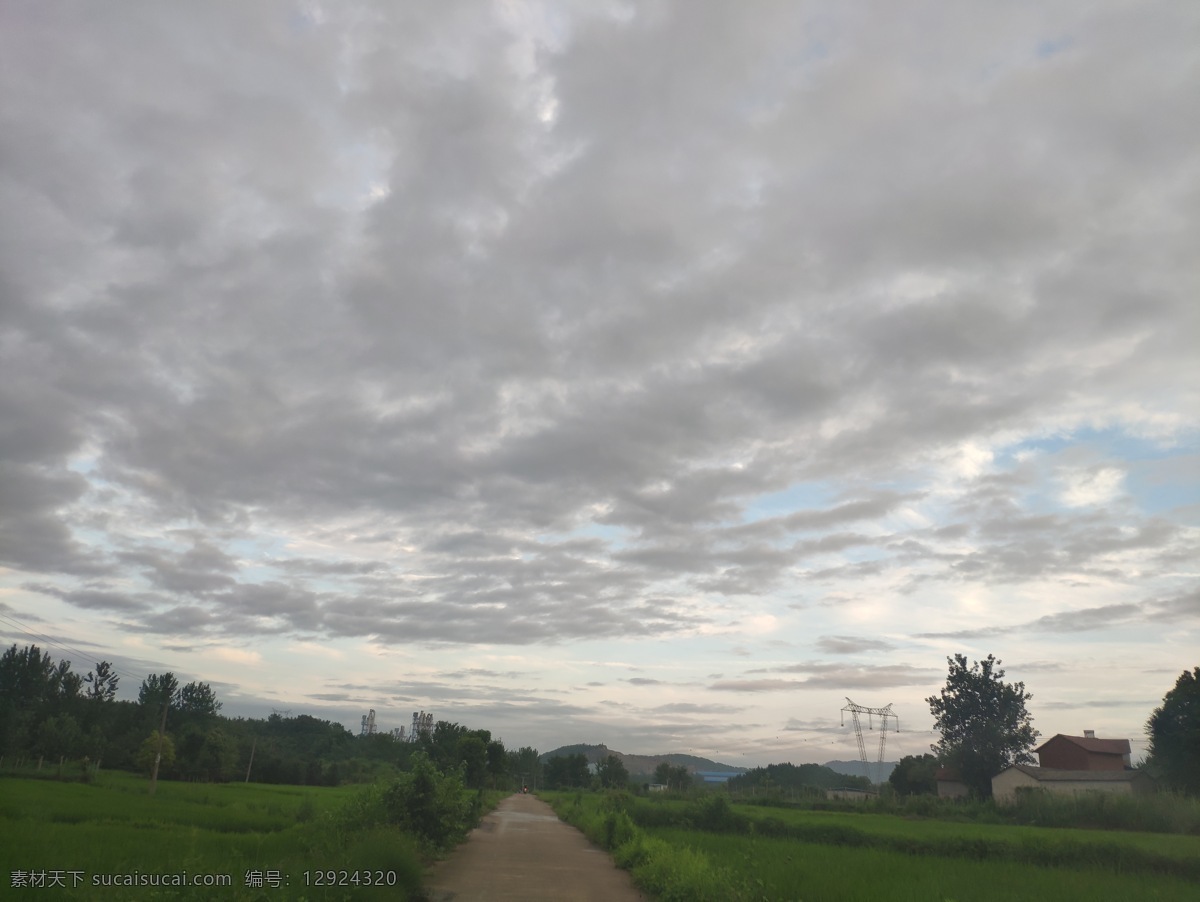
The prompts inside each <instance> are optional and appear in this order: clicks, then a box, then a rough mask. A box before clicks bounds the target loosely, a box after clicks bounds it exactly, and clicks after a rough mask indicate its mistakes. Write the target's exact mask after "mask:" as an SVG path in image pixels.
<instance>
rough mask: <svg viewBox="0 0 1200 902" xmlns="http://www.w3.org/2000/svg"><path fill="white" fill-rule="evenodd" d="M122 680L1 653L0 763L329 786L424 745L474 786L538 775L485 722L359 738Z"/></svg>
mask: <svg viewBox="0 0 1200 902" xmlns="http://www.w3.org/2000/svg"><path fill="white" fill-rule="evenodd" d="M119 682H120V679H119V677H118V675H117V674H116V673H115V672H114V670H113V667H112V664H111V663H110V662H108V661H101V662H99V663H97V664H96V666H95V667H94V668H93V669H92V670H91V671H89V672H88V673H87V674H86V675H84V676H80V675H79V674H77V673H75V672H74V671H73V670H72V669H71V662H70V661H66V660H60V661H57V662H55V661H54V660H53V659H52V658H51V657H50V655H49V653H47V652H45V651H43V650H41V649H39V648H38V647H37V646H36V645H29V646H26V647H24V648H18V647H17V646H16V645H15V644H14V645H13V646H12V647H11V648H9V649H8V650H6V651H5V652H4V654H3V655H0V762H7V763H10V764H17V763H32V764H35V765H41V766H49V767H54V768H64V767H70V768H77V769H78V772H79V773H81V774H83V775H85V776H86V775H87V774H88V773H89V772H90V771H93V770H94V769H96V768H98V767H100V766H101V765H103V766H104V767H106V768H113V769H117V770H127V771H133V772H141V773H145V774H146V775H148V776H149V775H150V774H151V773H153V771H154V767H155V763H156V762H157V764H158V768H159V770H158V776H160V777H162V778H165V779H181V780H202V781H211V782H223V781H229V780H244V779H247V778H248V779H250V780H253V781H255V782H259V783H288V784H301V785H338V784H341V783H366V782H372V781H374V780H375V779H377V778H379V777H388V776H394V775H395V774H396V773H401V772H408V771H409V770H411V768H412V765H413V762H414V760H415V757H416V756H417V755H419V754H423V755H424V756H425V757H426V758H427V759H428V760H429V762H430V763H431V764H432V766H433V767H435V768H436V769H437V770H438V771H440V772H442V773H447V774H449V773H457V774H460V775H461V777H462V781H463V783H464V785H466V786H468V787H470V788H473V789H481V788H515V786H516V785H517V784H518V783H519V781H520V780H521V779H522V775H524V779H526V780H528V781H540V780H541V762H540V761H539V756H538V752H537V750H536V749H533V748H520V749H516V750H510V749H506V748H505V747H504V744H503V742H502V741H501V740H499V739H497V738H493V737H492V734H491V732H490V731H488V730H480V729H470V728H468V727H465V726H462V725H461V724H457V723H450V722H447V721H439V722H437V723H436V724H434V727H433V729H432V731H430V733H429V734H427V735H422V736H419V737H417V738H416V740H415V741H401V740H399V739H397V738H395V737H393V736H392V735H391V734H387V733H374V734H370V735H365V736H364V735H356V734H354V733H351V732H350V731H349V730H347V729H346V728H345V727H344V726H343V725H342V724H340V723H336V722H333V721H328V720H322V719H320V718H317V717H312V716H310V715H307V714H300V715H297V716H295V717H291V716H283V715H281V714H278V713H274V714H271V715H270V716H269V717H266V718H241V717H238V718H231V717H226V716H224V715H222V714H221V707H222V703H221V702H220V700H219V699H218V698H217V695H216V693H215V692H214V691H213V689H212V687H211V686H210V685H209V684H208V683H204V682H200V681H193V682H190V683H187V684H180V682H179V680H178V678H177V677H176V676H175V675H174V674H173V673H170V672H168V673H161V674H155V673H152V674H150V675H149V676H147V677H146V678H145V679H144V680H142V682H141V684H140V685H139V687H138V697H137V701H136V702H134V701H125V700H118V699H117V697H116V694H117V687H118V685H119Z"/></svg>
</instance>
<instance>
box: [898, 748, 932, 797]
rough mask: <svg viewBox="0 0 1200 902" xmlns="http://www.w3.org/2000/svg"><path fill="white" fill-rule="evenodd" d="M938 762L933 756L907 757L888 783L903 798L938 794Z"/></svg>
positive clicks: (900, 763) (899, 763)
mask: <svg viewBox="0 0 1200 902" xmlns="http://www.w3.org/2000/svg"><path fill="white" fill-rule="evenodd" d="M937 770H938V760H937V758H935V757H934V756H933V755H905V756H904V757H903V758H901V759H900V761H899V762H898V763H897V764H896V767H895V768H894V769H893V770H892V774H891V776H890V777H888V782H889V783H891V784H892V787H893V788H894V789H895V790H896V792H898V793H899V794H900V795H902V796H908V795H920V794H922V793H928V794H933V793H936V792H937Z"/></svg>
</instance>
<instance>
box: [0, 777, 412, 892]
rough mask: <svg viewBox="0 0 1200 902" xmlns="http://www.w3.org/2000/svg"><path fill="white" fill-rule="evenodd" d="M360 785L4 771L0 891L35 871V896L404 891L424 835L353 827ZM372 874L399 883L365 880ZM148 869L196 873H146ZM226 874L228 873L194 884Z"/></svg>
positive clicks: (0, 784) (1, 779) (0, 786)
mask: <svg viewBox="0 0 1200 902" xmlns="http://www.w3.org/2000/svg"><path fill="white" fill-rule="evenodd" d="M361 792H362V788H361V787H339V788H326V787H299V786H267V785H260V784H254V783H250V784H245V783H228V784H205V783H173V782H160V783H159V784H158V791H157V793H156V795H155V797H153V798H151V797H150V796H149V795H148V793H147V782H146V780H145V779H143V778H139V777H135V776H132V775H128V774H119V773H102V774H101V775H100V776H99V778H98V779H97V780H96V781H95V782H93V783H91V784H83V783H68V782H58V781H54V780H33V779H26V778H19V777H12V776H5V777H0V836H3V837H4V840H3V845H2V847H0V849H2V860H3V870H4V873H3V874H0V897H4V896H9V895H11V894H16V893H17V891H18V888H19V887H18V883H19V882H20V881H22V880H24V881H25V882H26V883H28V882H29V881H31V880H32V881H36V882H38V883H40V884H41V886H39V887H38V888H30V889H27V890H25V892H27V893H28V894H30V895H31V896H32V895H35V894H36V897H37V898H39V899H42V898H45V899H52V898H70V899H107V900H113V899H118V898H127V899H132V898H136V899H147V898H171V899H271V900H288V899H301V898H304V899H311V900H316V899H360V898H388V899H397V898H400V899H403V898H407V897H409V896H411V895H413V894H415V893H417V892H418V890H419V886H420V874H421V864H422V862H421V855H420V851H419V849H418V847H417V844H416V842H415V841H414V840H413V839H412V838H411V837H410V836H408V835H406V834H404V833H402V832H400V831H398V830H396V829H394V828H382V827H374V828H368V829H362V830H359V829H354V828H353V825H352V824H350V822H349V819H348V818H347V816H346V815H345V813H344V812H345V811H347V810H349V809H352V807H353V802H354V801H355V799H356V797H357V794H360V793H361ZM331 871H332V872H333V874H332V875H331V874H330V873H329V872H331ZM342 871H345V872H346V873H345V874H344V875H343V874H342V873H341V872H342ZM364 874H367V875H368V876H366V879H367V880H370V881H372V882H379V881H380V880H382V882H383V883H384V884H389V883H390V884H392V885H391V886H386V885H385V886H383V887H379V888H373V889H368V888H366V887H364V886H363V885H362V883H363V880H364ZM20 875H26V876H24V877H21V876H20ZM150 875H154V877H155V878H156V879H161V878H162V877H163V876H164V875H165V876H166V877H167V879H169V880H172V881H174V880H182V881H183V882H185V883H186V884H188V885H184V886H169V887H161V886H151V885H146V882H147V881H149V880H150ZM179 875H186V876H185V877H180V876H179ZM218 875H219V876H221V877H222V878H224V877H227V878H228V885H223V886H203V885H196V884H197V883H211V882H212V878H213V877H214V876H218ZM393 875H394V876H393ZM331 877H332V879H331ZM276 878H278V879H277V880H276ZM130 880H132V881H135V882H134V883H133V885H129V884H128V883H124V884H123V883H120V882H118V883H117V884H116V885H113V882H114V881H130ZM56 881H61V883H60V884H59V885H58V886H54V885H52V884H53V883H55V882H56ZM136 881H142V882H141V883H138V882H136ZM349 881H355V883H357V885H355V883H351V882H349ZM331 883H333V884H335V885H330V884H331ZM63 884H65V886H66V887H68V888H67V889H63V888H62V885H63ZM72 884H74V886H73V887H72ZM255 884H257V885H255ZM342 884H344V885H342Z"/></svg>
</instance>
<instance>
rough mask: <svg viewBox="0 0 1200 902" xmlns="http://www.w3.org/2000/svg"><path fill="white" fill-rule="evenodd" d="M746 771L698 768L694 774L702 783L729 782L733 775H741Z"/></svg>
mask: <svg viewBox="0 0 1200 902" xmlns="http://www.w3.org/2000/svg"><path fill="white" fill-rule="evenodd" d="M744 773H745V771H735V770H698V771H693V776H694V777H695V778H696V779H697V780H699V781H700V782H702V783H728V782H729V780H730V778H732V777H740V776H741V775H742V774H744Z"/></svg>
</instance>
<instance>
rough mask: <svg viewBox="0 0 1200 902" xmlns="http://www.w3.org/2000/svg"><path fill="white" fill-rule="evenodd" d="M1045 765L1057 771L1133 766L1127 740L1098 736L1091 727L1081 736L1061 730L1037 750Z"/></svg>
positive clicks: (1039, 759) (1118, 768)
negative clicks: (1070, 734) (1067, 733)
mask: <svg viewBox="0 0 1200 902" xmlns="http://www.w3.org/2000/svg"><path fill="white" fill-rule="evenodd" d="M1034 754H1036V755H1037V756H1038V761H1039V762H1040V763H1041V765H1042V767H1051V768H1055V769H1057V770H1125V769H1126V768H1128V767H1130V766H1131V764H1130V757H1129V756H1130V750H1129V740H1128V739H1097V738H1096V734H1095V733H1094V732H1092V731H1091V730H1084V731H1083V735H1082V736H1065V735H1063V734H1062V733H1059V734H1057V735H1055V736H1054V737H1052V738H1050V739H1048V740H1046V741H1045V742H1043V743H1042V744H1041V746H1039V747H1038V748H1036V749H1034Z"/></svg>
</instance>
